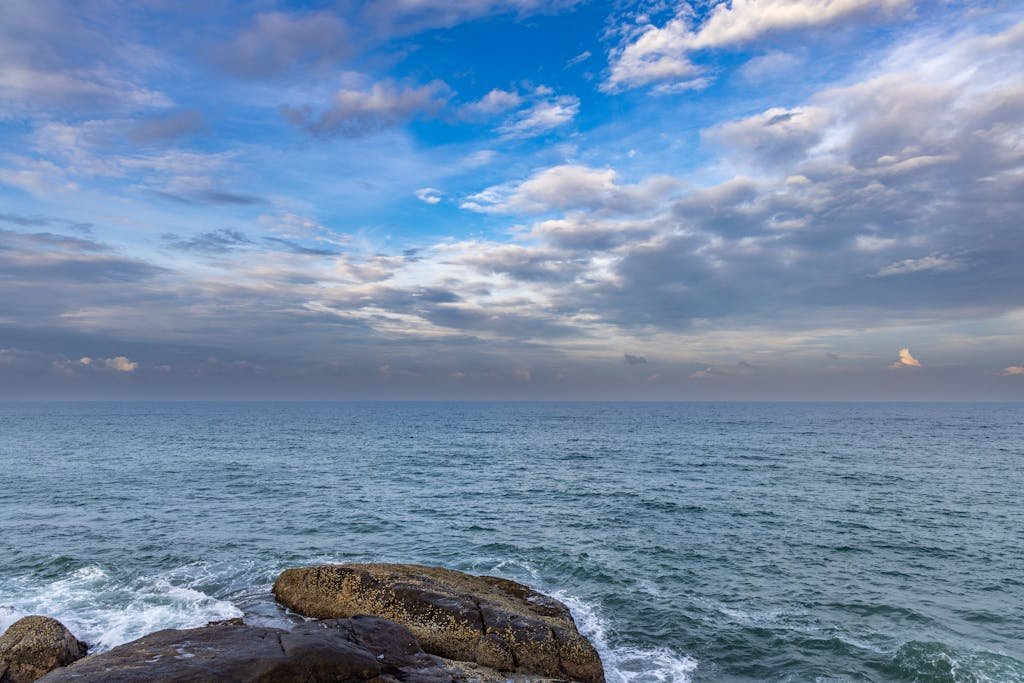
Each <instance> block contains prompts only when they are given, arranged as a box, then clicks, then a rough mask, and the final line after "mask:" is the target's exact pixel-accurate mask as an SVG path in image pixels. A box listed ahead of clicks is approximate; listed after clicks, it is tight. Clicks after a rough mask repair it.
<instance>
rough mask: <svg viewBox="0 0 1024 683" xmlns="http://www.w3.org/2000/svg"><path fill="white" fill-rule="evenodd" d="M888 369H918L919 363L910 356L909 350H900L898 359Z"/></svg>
mask: <svg viewBox="0 0 1024 683" xmlns="http://www.w3.org/2000/svg"><path fill="white" fill-rule="evenodd" d="M890 367H893V368H919V367H921V361H919V360H917V359H916V358H914V357H913V356H912V355H910V349H908V348H903V349H900V357H899V360H897V361H896V362H895V363H893V364H892V365H891V366H890Z"/></svg>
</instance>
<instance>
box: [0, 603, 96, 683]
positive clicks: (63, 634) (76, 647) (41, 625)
mask: <svg viewBox="0 0 1024 683" xmlns="http://www.w3.org/2000/svg"><path fill="white" fill-rule="evenodd" d="M86 650H87V646H86V644H85V643H83V642H82V641H80V640H78V639H77V638H75V637H74V636H73V635H72V634H71V631H69V630H67V629H66V628H65V627H64V624H62V623H60V622H59V621H57V620H56V619H51V618H50V617H41V616H30V617H23V618H21V619H19V620H18V621H16V622H14V623H13V624H11V627H10V628H8V629H7V631H5V632H4V634H3V635H2V636H0V683H27V682H28V681H34V680H36V679H38V678H40V677H42V676H44V675H45V674H46V673H48V672H49V671H52V670H54V669H56V668H58V667H62V666H67V665H68V664H71V663H72V662H74V661H75V660H78V659H81V658H82V657H84V656H85V653H86Z"/></svg>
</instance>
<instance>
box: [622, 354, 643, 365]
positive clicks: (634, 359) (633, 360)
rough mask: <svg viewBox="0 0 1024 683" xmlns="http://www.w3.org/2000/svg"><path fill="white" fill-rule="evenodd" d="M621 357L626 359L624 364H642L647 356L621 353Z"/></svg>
mask: <svg viewBox="0 0 1024 683" xmlns="http://www.w3.org/2000/svg"><path fill="white" fill-rule="evenodd" d="M622 358H623V360H625V361H626V365H644V364H645V363H647V358H645V357H644V356H634V355H633V354H631V353H624V354H622Z"/></svg>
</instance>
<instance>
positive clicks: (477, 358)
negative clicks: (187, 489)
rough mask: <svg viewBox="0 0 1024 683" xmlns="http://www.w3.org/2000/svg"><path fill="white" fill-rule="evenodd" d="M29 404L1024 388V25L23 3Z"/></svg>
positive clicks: (643, 6)
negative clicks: (94, 400)
mask: <svg viewBox="0 0 1024 683" xmlns="http://www.w3.org/2000/svg"><path fill="white" fill-rule="evenodd" d="M4 15H5V16H4V21H3V25H2V26H0V141H2V142H0V397H3V398H106V397H121V398H131V397H137V398H163V397H166V398H202V397H210V398H415V399H423V398H437V399H445V398H467V399H502V398H586V399H590V398H609V399H620V398H621V399H804V398H806V399H856V400H859V399H992V400H1006V399H1011V400H1019V399H1021V398H1024V304H1022V302H1024V274H1022V273H1024V271H1022V269H1021V268H1020V263H1021V260H1022V256H1024V231H1022V228H1021V225H1022V224H1021V218H1020V217H1021V216H1022V215H1024V211H1022V209H1024V76H1022V74H1024V11H1022V10H1021V9H1020V6H1019V4H1018V3H1016V2H1009V1H1001V0H990V1H974V2H968V1H961V0H941V1H937V2H912V1H911V0H731V1H724V2H723V1H718V0H707V1H701V2H659V1H655V2H611V3H608V2H605V3H599V2H585V1H577V0H564V1H562V2H540V1H539V0H464V1H462V2H446V1H443V0H381V1H379V2H372V3H359V2H337V3H332V2H317V3H275V2H254V3H239V2H202V3H200V2H194V3H190V2H186V3H167V2H163V1H162V0H152V1H150V2H131V3H128V2H119V1H117V0H101V1H96V2H75V3H71V2H61V1H59V0H44V1H39V0H33V1H32V2H27V1H26V2H23V1H22V0H8V1H7V2H6V3H5V9H4Z"/></svg>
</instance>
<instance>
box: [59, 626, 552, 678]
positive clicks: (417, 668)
mask: <svg viewBox="0 0 1024 683" xmlns="http://www.w3.org/2000/svg"><path fill="white" fill-rule="evenodd" d="M505 680H507V679H506V677H505V676H502V675H500V674H499V673H498V672H497V671H494V670H493V669H485V668H480V667H476V666H463V665H461V664H460V663H458V662H449V661H446V660H444V659H441V658H439V657H434V656H432V655H429V654H427V653H425V652H423V650H422V649H421V648H420V646H419V643H417V642H416V639H415V638H414V637H413V635H412V633H410V632H409V630H408V629H406V628H405V627H404V626H401V625H400V624H396V623H394V622H391V621H388V620H386V619H378V618H376V617H367V616H364V617H353V618H352V619H331V620H325V621H316V622H308V623H305V624H300V625H298V626H296V627H295V629H294V630H292V631H283V630H281V629H275V628H264V627H258V626H245V625H238V624H219V625H218V624H214V625H210V626H205V627H202V628H194V629H188V630H180V631H179V630H165V631H158V632H156V633H151V634H150V635H148V636H145V637H143V638H140V639H139V640H135V641H133V642H131V643H126V644H124V645H121V646H119V647H115V648H114V649H112V650H110V651H108V652H104V653H102V654H98V655H94V656H92V657H87V658H85V659H83V660H81V661H79V662H77V663H76V664H74V665H72V666H69V667H67V668H64V669H58V670H56V671H54V672H52V673H50V674H49V675H47V676H46V677H44V678H42V679H41V680H40V683H72V682H74V683H129V682H132V683H142V682H143V681H179V682H183V683H184V682H195V683H198V682H200V681H202V682H211V683H212V682H214V681H253V682H261V683H271V682H273V683H286V682H290V681H303V682H304V683H320V682H324V683H326V682H328V681H331V682H332V683H339V682H340V683H358V682H360V681H372V682H373V683H399V681H401V682H402V683H470V682H471V681H472V682H475V683H492V682H493V683H498V682H499V681H501V682H504V681H505ZM528 680H530V681H535V682H536V681H539V680H540V679H535V678H531V679H528Z"/></svg>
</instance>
